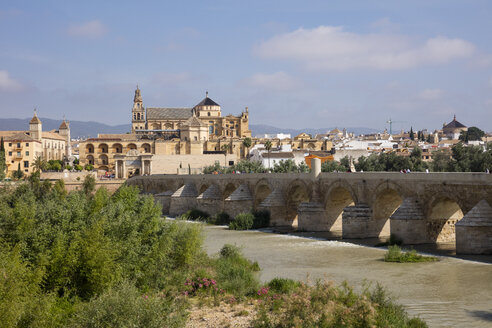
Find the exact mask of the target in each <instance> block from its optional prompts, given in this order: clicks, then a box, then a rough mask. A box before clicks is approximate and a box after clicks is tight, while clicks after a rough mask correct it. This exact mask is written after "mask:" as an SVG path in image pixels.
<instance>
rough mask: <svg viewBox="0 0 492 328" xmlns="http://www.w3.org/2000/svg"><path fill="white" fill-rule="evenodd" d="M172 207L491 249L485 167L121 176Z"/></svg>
mask: <svg viewBox="0 0 492 328" xmlns="http://www.w3.org/2000/svg"><path fill="white" fill-rule="evenodd" d="M127 183H128V184H130V185H137V186H139V187H140V188H141V189H142V190H143V191H144V192H147V193H152V194H154V195H155V197H156V199H157V200H158V201H159V202H161V203H162V205H163V212H164V213H165V214H170V215H179V214H182V213H184V212H186V211H187V210H189V209H192V208H198V209H201V210H204V211H206V212H208V213H209V214H211V215H215V214H217V213H219V212H226V213H228V214H229V215H231V216H232V217H234V216H235V215H237V214H238V213H240V212H245V211H250V210H251V209H256V210H268V211H270V215H271V225H272V226H284V227H292V228H294V229H298V230H303V231H338V232H340V231H341V233H342V237H343V238H370V237H386V236H389V235H390V233H391V234H394V235H395V236H397V237H398V238H400V239H401V240H403V242H404V243H406V244H420V243H436V242H438V243H439V242H453V241H456V250H457V252H458V253H473V254H491V253H492V208H491V207H490V205H489V204H492V174H486V173H420V172H419V173H405V174H403V173H399V172H364V173H362V172H357V173H319V172H318V173H281V174H272V173H264V174H219V175H211V174H208V175H204V174H201V175H151V176H139V177H134V178H131V179H129V180H128V182H127Z"/></svg>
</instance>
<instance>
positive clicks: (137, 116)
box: [132, 85, 145, 133]
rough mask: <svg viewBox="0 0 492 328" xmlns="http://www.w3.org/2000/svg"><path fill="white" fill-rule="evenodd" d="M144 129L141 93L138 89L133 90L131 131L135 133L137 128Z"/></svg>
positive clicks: (143, 109)
mask: <svg viewBox="0 0 492 328" xmlns="http://www.w3.org/2000/svg"><path fill="white" fill-rule="evenodd" d="M143 129H145V108H144V106H143V101H142V95H141V94H140V89H139V88H138V85H137V89H136V90H135V96H134V97H133V108H132V133H136V132H138V131H139V130H143Z"/></svg>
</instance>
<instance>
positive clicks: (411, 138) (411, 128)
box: [410, 127, 415, 140]
mask: <svg viewBox="0 0 492 328" xmlns="http://www.w3.org/2000/svg"><path fill="white" fill-rule="evenodd" d="M410 140H415V135H414V133H413V127H410Z"/></svg>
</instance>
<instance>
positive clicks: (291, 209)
mask: <svg viewBox="0 0 492 328" xmlns="http://www.w3.org/2000/svg"><path fill="white" fill-rule="evenodd" d="M310 196H311V193H310V188H309V187H308V186H307V185H306V183H305V182H304V181H302V180H300V179H296V180H294V181H293V182H291V183H290V184H289V186H288V187H287V195H286V197H285V199H286V200H287V211H286V217H287V221H288V222H292V226H294V227H297V209H298V208H299V204H301V203H304V202H309V200H310V198H311V197H310Z"/></svg>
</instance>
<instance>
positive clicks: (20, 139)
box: [0, 112, 71, 176]
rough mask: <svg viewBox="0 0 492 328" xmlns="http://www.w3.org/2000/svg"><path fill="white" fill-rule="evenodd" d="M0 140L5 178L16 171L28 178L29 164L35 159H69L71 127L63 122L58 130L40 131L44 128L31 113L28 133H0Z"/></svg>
mask: <svg viewBox="0 0 492 328" xmlns="http://www.w3.org/2000/svg"><path fill="white" fill-rule="evenodd" d="M0 136H1V137H2V138H3V142H4V147H5V163H6V166H7V176H11V175H12V173H13V172H14V171H17V170H18V168H20V169H21V170H22V172H24V174H31V173H32V172H33V170H34V168H33V167H32V163H33V162H34V160H35V159H36V158H37V157H42V158H43V159H45V160H47V161H49V160H63V159H65V158H68V157H70V156H71V147H70V125H69V122H67V121H65V120H63V122H62V124H61V125H60V127H59V128H58V130H52V131H43V124H42V122H41V120H40V119H39V117H38V116H37V114H36V112H34V116H33V118H32V119H31V121H30V122H29V130H28V131H0Z"/></svg>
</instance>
